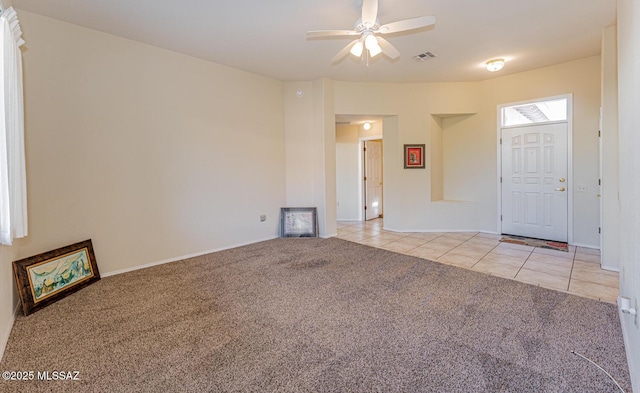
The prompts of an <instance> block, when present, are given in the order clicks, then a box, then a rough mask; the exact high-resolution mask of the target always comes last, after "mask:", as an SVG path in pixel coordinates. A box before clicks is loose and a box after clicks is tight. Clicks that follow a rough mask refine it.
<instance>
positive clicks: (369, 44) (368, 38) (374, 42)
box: [364, 33, 380, 50]
mask: <svg viewBox="0 0 640 393" xmlns="http://www.w3.org/2000/svg"><path fill="white" fill-rule="evenodd" d="M364 46H365V47H366V48H367V49H369V50H371V49H373V48H375V47H376V46H377V47H380V45H379V44H378V39H377V38H376V36H375V35H373V34H371V33H369V34H366V35H365V37H364Z"/></svg>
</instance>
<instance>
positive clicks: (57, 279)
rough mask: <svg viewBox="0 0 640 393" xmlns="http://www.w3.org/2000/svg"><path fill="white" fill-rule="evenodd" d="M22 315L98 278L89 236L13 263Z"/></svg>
mask: <svg viewBox="0 0 640 393" xmlns="http://www.w3.org/2000/svg"><path fill="white" fill-rule="evenodd" d="M13 273H14V277H15V279H16V286H17V288H18V295H19V296H20V302H21V303H22V311H23V313H24V315H25V316H26V315H29V314H31V313H33V312H35V311H37V310H39V309H41V308H43V307H45V306H48V305H50V304H51V303H54V302H56V301H58V300H60V299H62V298H63V297H65V296H67V295H69V294H71V293H73V292H76V291H77V290H79V289H81V288H84V287H86V286H87V285H89V284H91V283H93V282H96V281H98V280H100V272H99V271H98V265H97V264H96V257H95V255H94V253H93V244H92V243H91V239H89V240H85V241H82V242H79V243H75V244H72V245H69V246H66V247H62V248H58V249H56V250H52V251H48V252H45V253H42V254H38V255H35V256H32V257H29V258H24V259H21V260H18V261H14V262H13Z"/></svg>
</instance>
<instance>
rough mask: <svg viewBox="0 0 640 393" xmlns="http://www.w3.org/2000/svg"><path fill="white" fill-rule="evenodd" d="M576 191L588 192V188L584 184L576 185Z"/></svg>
mask: <svg viewBox="0 0 640 393" xmlns="http://www.w3.org/2000/svg"><path fill="white" fill-rule="evenodd" d="M576 191H578V192H587V186H586V185H584V184H578V185H576Z"/></svg>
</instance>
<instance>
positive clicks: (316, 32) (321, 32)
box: [307, 30, 360, 38]
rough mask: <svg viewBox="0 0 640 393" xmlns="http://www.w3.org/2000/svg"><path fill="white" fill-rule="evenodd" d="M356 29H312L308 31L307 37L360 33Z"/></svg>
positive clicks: (342, 35) (344, 35) (341, 35)
mask: <svg viewBox="0 0 640 393" xmlns="http://www.w3.org/2000/svg"><path fill="white" fill-rule="evenodd" d="M359 34H360V33H358V32H357V31H354V30H311V31H307V38H316V37H346V36H350V35H359Z"/></svg>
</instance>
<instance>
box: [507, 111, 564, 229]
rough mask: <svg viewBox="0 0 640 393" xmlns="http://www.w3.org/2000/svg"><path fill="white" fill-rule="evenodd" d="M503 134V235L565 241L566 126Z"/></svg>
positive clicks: (510, 130)
mask: <svg viewBox="0 0 640 393" xmlns="http://www.w3.org/2000/svg"><path fill="white" fill-rule="evenodd" d="M501 131H502V233H504V234H509V235H517V236H525V237H533V238H539V239H546V240H556V241H562V242H566V241H567V238H568V234H567V227H568V198H567V194H568V192H567V191H568V188H569V184H568V180H567V165H568V162H567V123H549V124H541V125H531V126H523V127H513V128H503V129H502V130H501Z"/></svg>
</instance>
